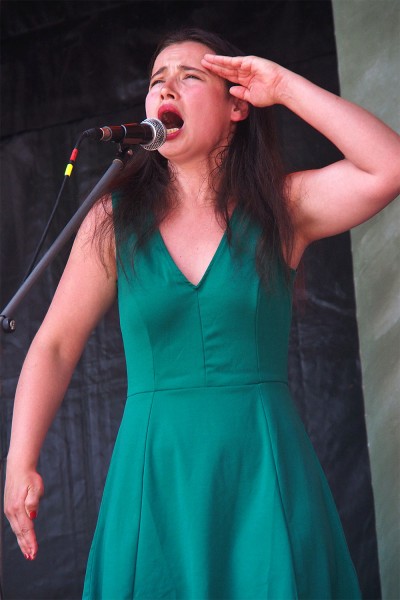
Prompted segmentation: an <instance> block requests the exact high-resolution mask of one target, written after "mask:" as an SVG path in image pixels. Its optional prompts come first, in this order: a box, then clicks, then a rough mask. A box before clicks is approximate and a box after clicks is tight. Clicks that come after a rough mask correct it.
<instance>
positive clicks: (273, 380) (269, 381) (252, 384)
mask: <svg viewBox="0 0 400 600" xmlns="http://www.w3.org/2000/svg"><path fill="white" fill-rule="evenodd" d="M266 383H280V384H282V385H286V386H288V385H289V383H288V381H287V380H285V379H264V380H262V381H260V380H258V381H250V382H247V383H237V384H233V385H224V384H221V385H195V386H190V387H187V386H185V387H175V388H174V387H172V388H156V389H151V390H141V391H140V392H134V393H132V394H129V395H128V396H127V397H126V399H127V400H128V399H129V398H133V397H134V396H140V395H141V394H155V393H157V392H179V391H187V390H203V389H213V388H217V389H218V388H225V389H226V388H238V387H245V386H254V385H256V386H258V385H263V384H266Z"/></svg>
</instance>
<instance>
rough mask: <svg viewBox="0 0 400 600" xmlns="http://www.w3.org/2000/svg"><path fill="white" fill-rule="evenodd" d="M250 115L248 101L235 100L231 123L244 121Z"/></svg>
mask: <svg viewBox="0 0 400 600" xmlns="http://www.w3.org/2000/svg"><path fill="white" fill-rule="evenodd" d="M248 115H249V103H248V102H246V100H239V98H233V104H232V110H231V121H234V122H235V123H237V122H238V121H244V120H245V119H247V117H248Z"/></svg>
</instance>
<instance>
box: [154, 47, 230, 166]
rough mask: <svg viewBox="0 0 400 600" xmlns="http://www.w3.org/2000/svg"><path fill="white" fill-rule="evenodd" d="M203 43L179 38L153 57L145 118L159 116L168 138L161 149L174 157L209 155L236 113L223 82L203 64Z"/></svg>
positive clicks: (226, 136) (226, 133)
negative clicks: (180, 41)
mask: <svg viewBox="0 0 400 600" xmlns="http://www.w3.org/2000/svg"><path fill="white" fill-rule="evenodd" d="M207 52H211V51H210V49H209V48H208V47H207V46H204V45H203V44H200V43H198V42H191V41H189V42H182V43H179V44H173V45H171V46H168V47H167V48H165V49H164V50H162V52H160V54H159V55H158V56H157V58H156V61H155V63H154V67H153V70H152V75H151V78H150V87H149V92H148V94H147V98H146V113H147V117H148V118H157V119H160V120H161V121H162V122H163V123H164V125H165V126H166V128H167V134H168V135H167V141H166V142H165V144H164V145H163V146H161V148H160V149H159V152H160V154H162V155H163V156H165V157H166V158H168V159H170V160H173V161H176V162H187V161H192V160H195V159H199V158H200V159H204V158H209V156H210V155H211V154H212V151H213V150H215V149H217V148H221V146H225V145H226V144H227V142H228V139H229V136H230V134H231V132H232V130H233V127H234V122H235V121H237V120H240V119H239V118H238V115H237V112H238V111H237V109H235V105H237V101H236V100H235V99H234V98H233V97H232V96H231V95H230V94H229V92H228V90H227V86H226V81H225V80H223V79H221V78H220V77H218V76H216V75H213V74H212V73H210V72H209V71H208V70H207V69H205V68H204V67H203V66H202V64H201V59H202V57H203V56H204V54H206V53H207Z"/></svg>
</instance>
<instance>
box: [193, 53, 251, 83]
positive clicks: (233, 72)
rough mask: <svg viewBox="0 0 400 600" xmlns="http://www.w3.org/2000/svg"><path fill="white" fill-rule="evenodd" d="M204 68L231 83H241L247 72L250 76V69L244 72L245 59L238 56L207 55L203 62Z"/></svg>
mask: <svg viewBox="0 0 400 600" xmlns="http://www.w3.org/2000/svg"><path fill="white" fill-rule="evenodd" d="M202 64H203V66H204V67H206V68H207V69H209V70H210V71H212V72H213V73H215V74H216V75H219V76H220V77H224V78H225V79H229V81H233V82H235V83H238V82H239V79H240V78H241V77H243V75H244V74H245V72H246V73H247V74H249V73H250V72H251V71H250V69H245V72H244V71H243V57H241V56H237V57H232V56H218V55H216V54H206V55H205V56H204V58H203V60H202Z"/></svg>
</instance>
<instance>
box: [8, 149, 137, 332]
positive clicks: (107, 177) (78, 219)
mask: <svg viewBox="0 0 400 600" xmlns="http://www.w3.org/2000/svg"><path fill="white" fill-rule="evenodd" d="M132 155H133V150H132V149H131V148H130V147H129V146H120V149H119V151H118V154H117V156H116V158H115V159H114V160H113V162H112V163H111V165H110V166H109V168H108V169H107V171H106V172H105V173H104V175H103V176H102V177H101V179H100V180H99V181H98V183H97V184H96V185H95V187H94V188H93V190H92V191H91V192H90V194H89V195H88V196H87V198H86V199H85V200H84V202H83V203H82V205H81V206H80V207H79V208H78V210H77V211H76V213H75V214H74V216H73V217H72V219H71V220H70V221H69V222H68V223H67V225H66V226H65V227H64V229H63V230H62V231H61V233H60V235H59V236H58V237H57V238H56V240H55V241H54V243H53V244H52V246H51V247H50V248H49V250H48V251H47V252H46V254H44V256H43V257H42V258H41V260H40V261H39V262H38V264H37V265H36V267H35V268H34V269H33V271H32V273H31V274H30V275H29V277H27V278H26V280H25V281H24V283H23V284H22V285H21V287H20V288H19V289H18V291H17V292H16V294H15V295H14V296H13V297H12V299H11V300H10V302H9V303H8V304H7V306H6V307H5V308H4V310H2V311H1V314H0V325H1V328H2V330H3V331H4V332H5V333H13V332H14V331H15V329H16V323H15V319H14V318H13V314H14V310H15V309H16V307H17V306H18V305H19V304H20V302H21V301H22V300H23V299H24V298H25V296H26V294H27V293H28V292H29V290H30V289H31V287H32V286H33V285H34V283H36V281H37V280H38V279H39V278H40V277H41V275H42V273H43V272H44V270H45V269H46V268H47V266H48V265H49V264H50V263H51V262H52V260H53V259H54V258H55V256H56V255H57V254H58V253H59V252H60V250H61V249H62V247H63V246H64V245H65V244H66V242H67V241H68V240H69V239H70V238H71V237H72V236H73V235H74V233H75V232H76V231H77V229H78V227H79V225H80V224H81V223H82V221H83V219H84V218H85V217H86V215H87V213H88V212H89V210H90V209H91V208H92V206H93V204H94V203H95V202H96V200H97V199H98V198H100V197H101V195H102V194H103V193H104V191H105V190H106V189H107V186H108V185H109V183H110V182H111V181H112V180H113V179H114V177H115V175H116V174H117V173H118V171H121V170H122V169H123V168H124V167H125V165H126V163H127V161H128V159H129V158H130V157H131V156H132Z"/></svg>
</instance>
